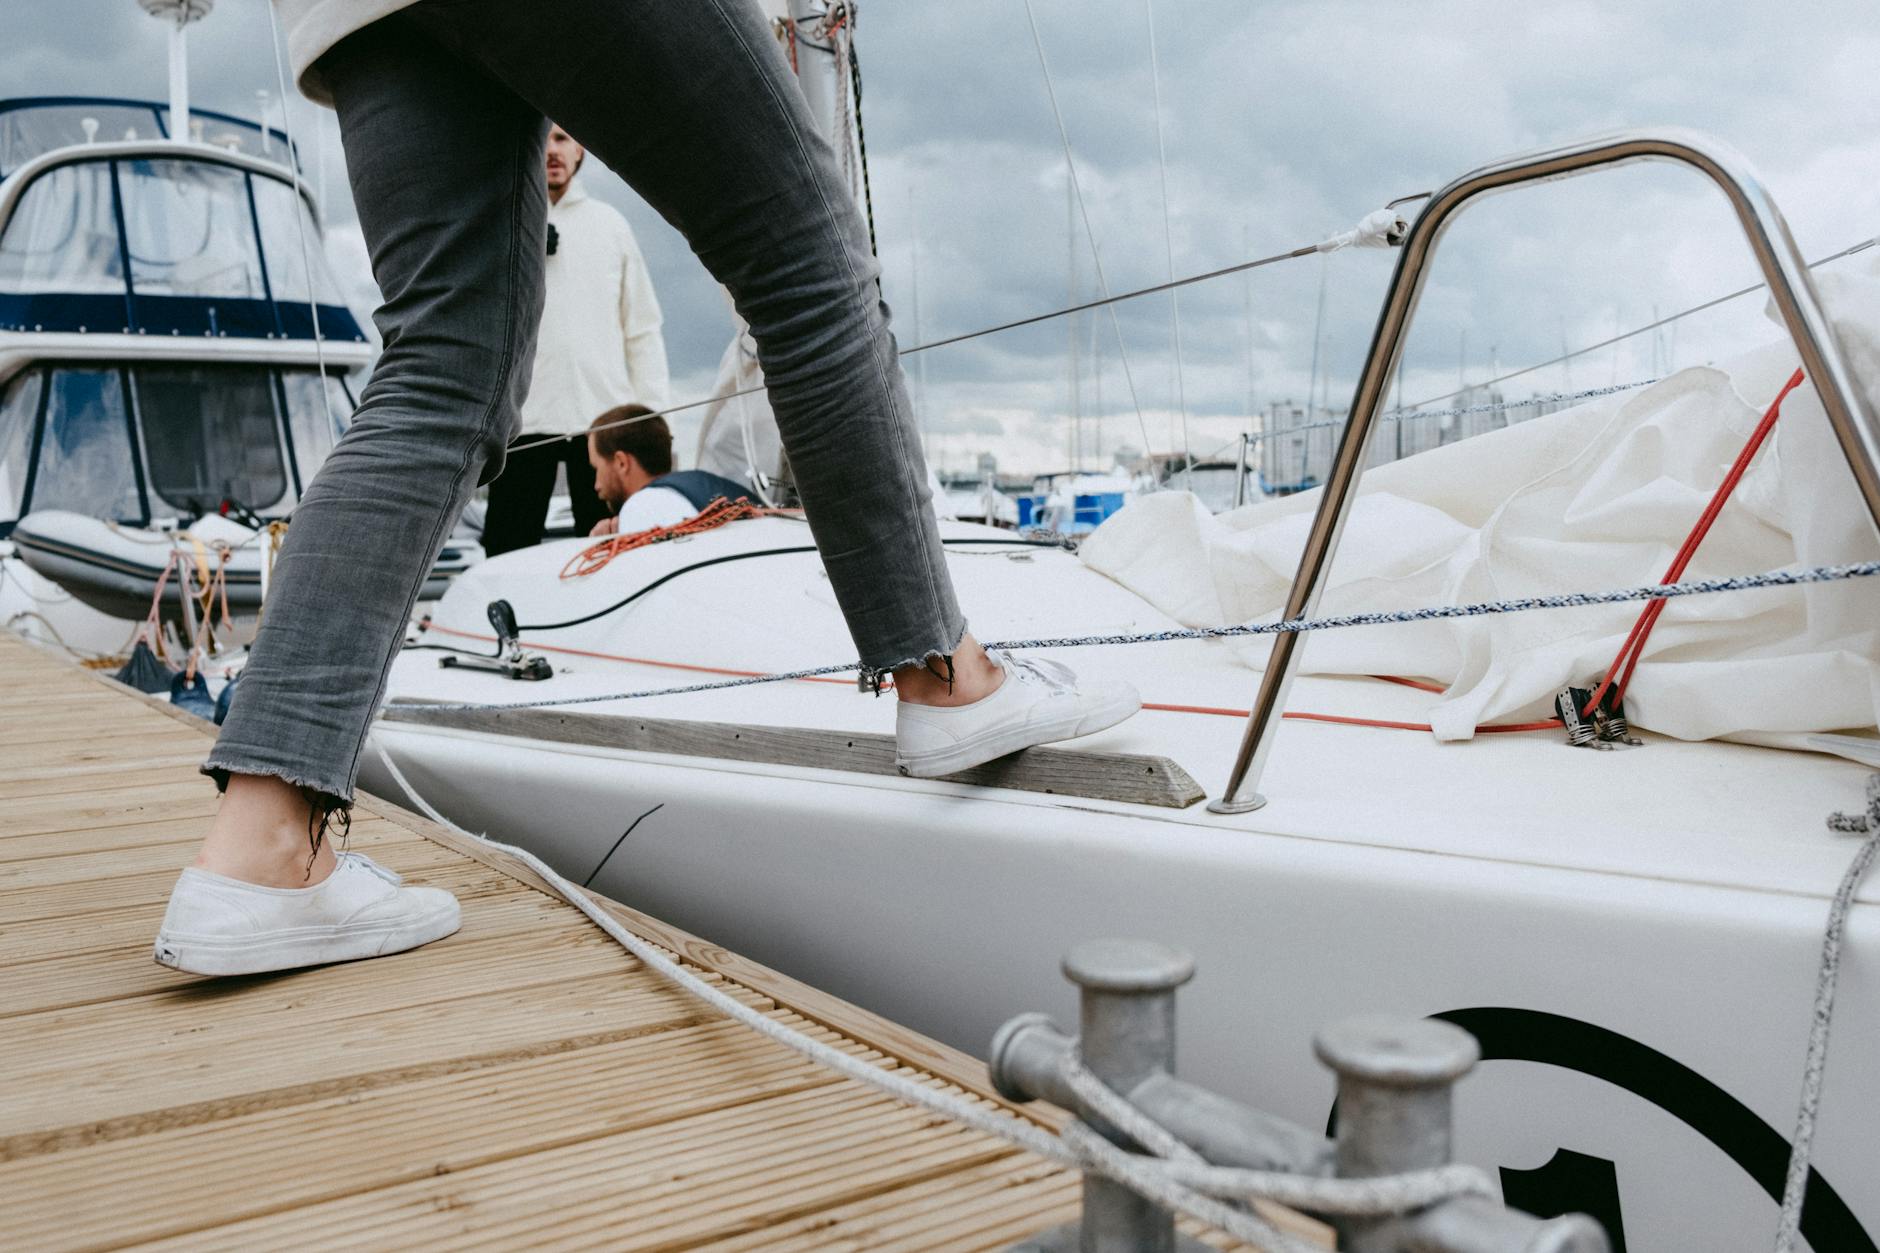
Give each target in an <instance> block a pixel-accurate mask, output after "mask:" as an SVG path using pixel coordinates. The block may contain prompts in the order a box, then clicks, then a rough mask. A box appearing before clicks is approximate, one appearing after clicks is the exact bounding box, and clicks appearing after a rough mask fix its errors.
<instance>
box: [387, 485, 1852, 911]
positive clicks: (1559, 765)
mask: <svg viewBox="0 0 1880 1253" xmlns="http://www.w3.org/2000/svg"><path fill="white" fill-rule="evenodd" d="M944 533H945V534H946V535H948V536H951V537H955V538H969V537H978V538H994V537H997V536H999V535H1000V534H1001V533H999V532H995V531H991V530H989V529H987V528H981V527H972V526H964V525H958V524H948V525H946V526H945V527H944ZM807 543H808V536H807V532H806V530H805V528H803V527H802V526H801V524H800V523H796V522H792V521H787V520H782V519H769V520H764V521H759V522H747V523H737V524H733V526H731V527H729V528H726V529H725V530H722V531H719V532H713V533H709V534H707V535H704V536H700V537H697V538H696V539H693V540H689V541H686V542H684V543H671V544H664V545H659V546H656V547H653V548H648V549H642V550H639V551H636V552H632V553H629V554H625V555H623V556H621V557H619V558H616V559H615V560H614V561H613V562H612V563H610V564H609V565H608V566H607V567H606V568H605V569H603V570H602V571H601V572H600V573H599V574H597V575H591V576H587V577H586V578H585V579H568V580H564V579H562V578H560V577H559V576H560V572H561V570H562V567H563V565H564V563H565V562H566V561H567V560H568V558H569V557H570V556H572V555H574V554H575V553H578V552H580V551H581V549H582V548H583V547H584V546H585V545H584V544H583V543H581V542H579V541H568V542H564V543H559V544H553V545H545V546H544V547H542V548H540V549H537V550H533V551H529V552H524V553H518V554H510V555H508V556H505V557H503V558H498V559H496V560H493V561H490V562H487V563H485V564H484V565H482V566H480V567H478V568H476V569H473V570H471V571H470V572H468V573H467V574H465V575H464V576H462V577H461V578H460V579H459V580H458V581H457V583H456V584H455V585H453V587H452V588H451V591H450V593H449V594H448V595H447V596H446V597H445V599H444V601H443V602H441V603H440V605H439V606H438V609H437V613H436V621H437V623H438V624H439V625H440V626H443V627H447V628H452V629H455V630H458V631H462V632H466V633H468V634H470V635H482V636H487V632H488V626H487V624H486V621H485V618H484V610H485V607H486V606H487V604H488V602H489V601H490V600H493V599H495V598H497V597H498V596H502V597H505V598H508V599H509V600H510V601H511V603H512V604H513V605H514V607H515V609H516V612H517V615H518V618H519V619H520V621H521V622H522V623H523V624H524V630H523V632H522V635H523V638H524V640H525V641H527V642H529V643H531V644H539V645H545V646H547V647H549V648H552V649H557V650H562V651H549V652H548V653H547V656H548V657H549V659H550V661H551V663H552V664H553V665H554V666H555V667H556V675H555V677H554V678H553V679H550V680H548V681H546V682H542V683H517V682H512V681H510V680H507V679H504V678H501V677H497V676H491V675H481V674H475V673H472V672H469V671H464V670H457V669H440V668H439V667H438V665H437V654H435V653H430V652H412V653H407V654H406V655H405V656H404V657H402V658H401V659H400V660H399V662H398V663H397V665H396V667H395V668H394V672H393V679H392V686H391V694H392V695H393V696H394V697H401V696H410V697H420V698H428V699H433V700H450V701H477V702H490V703H501V702H515V701H533V700H553V699H560V698H567V697H585V696H596V695H607V694H612V693H618V692H625V691H635V690H646V689H650V688H664V687H669V686H676V685H685V684H691V683H697V682H709V681H713V680H714V679H715V678H716V677H718V676H715V675H712V674H707V673H699V672H696V671H691V670H684V669H672V668H666V667H661V666H656V665H652V664H648V663H651V662H667V663H675V662H676V663H683V664H687V665H691V666H715V667H720V668H726V669H734V670H753V671H777V670H784V669H794V668H800V667H805V666H811V665H816V664H821V663H834V662H839V661H842V660H844V659H845V658H852V657H853V655H854V654H853V646H852V645H851V644H850V643H849V641H848V639H847V635H846V631H845V630H844V628H843V626H842V622H841V618H840V615H839V614H838V613H837V612H836V610H835V606H834V603H833V599H832V598H831V596H830V594H829V589H828V584H827V581H826V580H825V579H823V578H822V576H821V571H820V568H819V566H817V564H816V562H815V558H814V556H813V555H811V554H796V555H789V556H780V557H759V558H753V559H751V560H749V561H741V562H734V563H728V564H723V565H717V566H712V567H710V568H706V569H700V570H698V571H696V572H693V573H688V574H683V575H679V576H678V577H676V578H673V579H672V580H671V581H670V582H668V583H665V584H664V585H662V586H661V587H659V588H657V589H655V590H654V591H652V592H650V593H648V594H647V595H645V596H643V597H642V598H641V599H640V600H638V601H636V602H635V603H634V604H632V605H630V606H628V607H627V608H626V609H624V610H621V611H619V612H618V613H615V614H611V615H607V616H605V617H603V618H601V619H600V620H598V621H597V622H594V623H590V624H586V625H583V626H579V627H573V628H566V629H560V630H550V631H531V630H529V629H528V627H529V625H530V624H532V623H540V622H543V621H549V620H556V619H563V618H569V617H576V616H580V615H582V614H585V613H588V612H592V611H594V610H597V609H601V608H604V607H605V606H607V605H608V604H611V603H613V602H614V601H617V600H619V599H621V598H622V597H624V596H626V595H627V594H629V593H631V592H633V591H635V590H637V589H639V588H642V587H645V586H646V585H648V584H649V583H651V582H652V581H653V580H655V579H658V578H661V577H663V576H665V575H667V574H671V573H673V572H674V571H676V570H678V569H680V568H682V567H684V566H687V565H689V564H692V563H694V562H697V561H700V560H703V559H709V558H711V557H714V556H722V555H726V554H727V553H730V552H733V551H740V550H742V551H751V550H756V549H762V548H770V547H783V546H791V545H794V544H807ZM949 560H950V563H951V564H952V566H953V568H954V571H955V576H956V578H957V579H958V580H959V581H960V583H961V586H962V587H963V588H964V589H966V591H967V595H968V602H967V609H968V613H969V615H970V616H971V618H972V626H973V629H974V630H975V631H976V632H977V633H978V634H979V635H980V636H981V637H982V638H985V639H988V640H997V639H1004V638H1011V637H1014V636H1032V635H1057V634H1070V633H1083V632H1108V631H1154V630H1159V629H1164V628H1166V627H1168V626H1171V625H1173V623H1172V622H1171V621H1170V620H1169V619H1167V618H1166V617H1164V616H1163V615H1162V614H1161V613H1160V612H1159V611H1157V610H1155V609H1154V608H1153V607H1152V606H1150V605H1148V604H1147V603H1146V602H1144V601H1142V600H1140V599H1139V598H1137V597H1135V596H1134V595H1132V594H1131V593H1129V592H1127V591H1125V590H1124V589H1122V588H1120V587H1118V586H1117V585H1116V584H1114V583H1111V582H1110V581H1109V580H1107V579H1105V578H1103V577H1102V576H1100V575H1097V574H1095V573H1094V572H1092V571H1090V570H1088V569H1086V568H1084V567H1083V566H1082V565H1081V564H1080V563H1079V562H1077V560H1076V559H1075V558H1074V557H1072V556H1071V555H1069V554H1067V553H1063V552H1059V551H1056V550H1051V549H1017V548H1009V549H1008V548H1002V547H1001V546H999V545H987V546H983V547H979V548H976V549H966V548H957V547H956V548H955V549H953V550H951V552H950V556H949ZM550 609H552V611H553V613H554V618H552V619H551V618H549V617H547V614H546V612H545V611H548V610H550ZM427 638H428V639H429V640H430V641H431V642H455V643H458V644H461V645H462V646H464V647H466V648H470V649H481V650H485V651H487V649H488V648H489V645H488V644H487V643H484V642H482V641H480V640H473V639H468V638H463V637H451V636H446V635H444V634H442V633H441V632H440V633H433V634H432V635H430V636H428V637H427ZM568 650H573V651H568ZM595 653H600V654H606V656H594V655H591V654H595ZM1054 655H1056V656H1059V657H1061V658H1062V659H1063V660H1065V661H1067V662H1069V663H1070V664H1072V665H1073V666H1076V667H1078V668H1079V669H1081V670H1084V671H1087V672H1089V673H1091V674H1101V675H1115V676H1119V677H1123V678H1127V679H1129V680H1130V681H1131V682H1132V683H1134V684H1135V685H1136V686H1137V688H1138V689H1139V690H1140V691H1141V692H1142V695H1143V698H1144V700H1145V701H1147V702H1150V703H1152V704H1166V705H1179V706H1189V707H1195V708H1207V709H1216V710H1227V711H1230V712H1227V713H1203V712H1188V711H1179V712H1178V711H1160V710H1145V711H1144V712H1143V713H1141V714H1139V715H1138V716H1137V717H1135V718H1134V719H1132V720H1130V721H1129V722H1127V723H1124V724H1123V725H1122V726H1119V727H1117V728H1115V729H1113V730H1111V731H1108V732H1105V733H1103V734H1101V735H1097V736H1092V737H1089V738H1088V739H1085V740H1082V741H1079V742H1078V744H1077V746H1078V747H1084V748H1090V749H1100V750H1106V751H1115V752H1130V753H1142V754H1151V755H1156V756H1166V757H1169V758H1171V759H1173V760H1174V761H1175V762H1177V763H1178V764H1179V765H1181V766H1182V767H1183V768H1184V769H1186V770H1187V771H1188V772H1189V773H1190V774H1191V775H1192V776H1193V777H1194V778H1195V780H1196V781H1197V782H1198V783H1199V784H1200V785H1201V786H1202V787H1203V788H1204V789H1205V790H1207V791H1208V792H1209V794H1210V795H1216V794H1218V793H1219V791H1220V789H1221V787H1222V785H1223V783H1224V781H1225V779H1226V775H1227V771H1228V768H1229V765H1230V763H1231V760H1232V756H1233V753H1234V750H1235V749H1236V747H1237V746H1238V743H1239V740H1240V736H1241V733H1242V730H1243V727H1244V718H1243V717H1241V716H1239V715H1238V713H1237V712H1233V711H1238V710H1244V709H1245V707H1246V705H1247V703H1248V702H1249V701H1250V700H1251V698H1252V695H1253V689H1254V686H1255V684H1256V683H1257V680H1258V675H1257V673H1256V672H1254V671H1251V670H1249V669H1247V668H1245V667H1244V665H1242V664H1241V663H1240V662H1239V661H1238V660H1236V658H1235V657H1234V655H1233V654H1232V653H1231V652H1230V651H1229V648H1228V646H1227V645H1224V644H1219V643H1210V642H1198V641H1184V642H1174V643H1153V644H1139V645H1131V646H1125V647H1085V648H1074V649H1066V650H1063V651H1062V652H1059V653H1055V654H1054ZM629 657H631V658H638V659H639V660H632V661H630V660H624V658H629ZM613 658H622V659H623V660H615V659H613ZM1435 700H1436V697H1434V696H1433V695H1431V694H1429V693H1424V692H1420V691H1416V690H1414V689H1410V688H1404V687H1400V686H1397V685H1393V684H1388V683H1383V682H1379V681H1375V680H1371V679H1365V678H1322V677H1310V676H1308V677H1306V678H1304V679H1302V680H1300V682H1299V683H1298V684H1296V685H1295V688H1294V691H1293V696H1292V700H1291V702H1290V708H1291V709H1294V710H1301V711H1310V712H1320V713H1329V714H1335V715H1343V716H1355V717H1365V718H1371V719H1382V720H1392V721H1407V722H1417V721H1424V720H1426V719H1427V716H1428V709H1429V707H1430V706H1431V704H1433V702H1434V701H1435ZM575 712H585V713H599V714H637V715H645V716H650V717H660V718H675V719H693V720H704V721H719V722H746V723H752V724H760V725H776V726H798V727H817V728H829V729H843V730H862V731H877V732H882V733H889V732H891V731H892V730H893V714H894V709H893V700H892V697H882V698H875V697H872V696H869V695H866V694H863V693H860V692H858V691H857V690H856V689H855V687H854V684H853V682H852V680H843V679H842V678H841V676H838V681H836V682H833V683H806V682H792V683H780V684H767V685H759V686H750V687H740V688H733V689H729V690H721V691H712V692H701V693H691V694H685V695H674V696H662V697H652V698H647V699H636V700H633V701H630V702H606V703H601V704H592V705H582V706H578V707H576V710H575ZM1646 738H1647V740H1648V742H1647V743H1646V744H1645V745H1644V746H1643V747H1640V748H1634V749H1625V750H1619V751H1612V752H1595V751H1591V750H1586V749H1573V748H1569V747H1567V746H1566V745H1565V743H1564V737H1563V736H1562V735H1561V734H1560V733H1558V732H1552V731H1546V732H1535V733H1530V734H1518V735H1499V736H1486V735H1485V736H1479V737H1477V738H1476V739H1475V740H1473V741H1469V742H1464V743H1450V744H1439V743H1437V742H1435V741H1434V740H1433V739H1432V738H1431V737H1430V736H1429V735H1428V734H1427V733H1423V732H1416V731H1401V730H1387V729H1382V728H1376V727H1359V726H1343V725H1331V724H1323V723H1312V722H1301V721H1288V722H1287V723H1285V724H1284V725H1283V726H1282V728H1281V730H1280V732H1279V740H1278V744H1277V747H1276V749H1275V751H1274V753H1273V756H1272V760H1271V764H1270V766H1269V769H1268V772H1267V776H1266V779H1265V780H1264V782H1263V784H1262V791H1263V792H1264V794H1265V795H1267V797H1268V798H1269V804H1268V805H1267V806H1266V807H1265V808H1263V809H1261V810H1258V811H1256V812H1254V813H1251V814H1246V815H1240V816H1236V817H1231V818H1226V817H1220V816H1216V815H1213V814H1210V813H1208V812H1207V811H1206V810H1205V808H1204V807H1202V806H1200V805H1196V806H1191V807H1189V808H1188V809H1185V810H1179V811H1178V810H1168V809H1153V808H1149V807H1143V806H1123V805H1117V804H1112V803H1108V802H1101V801H1092V800H1087V799H1082V798H1063V797H1055V796H1045V795H1040V794H1030V793H1021V792H1000V793H996V794H992V796H991V798H990V802H989V803H996V806H997V807H998V815H1002V816H997V815H995V813H994V812H993V811H990V810H987V809H983V808H978V807H976V810H975V812H977V813H978V814H979V815H980V817H979V818H977V819H975V821H984V822H987V823H993V824H1000V823H1022V822H1024V821H1026V819H1025V818H1024V813H1025V812H1026V810H1028V809H1031V808H1036V807H1040V806H1043V807H1076V808H1079V809H1084V810H1102V811H1110V812H1126V813H1130V814H1132V815H1134V816H1135V817H1136V818H1137V819H1139V821H1138V822H1137V823H1136V824H1135V826H1134V828H1133V829H1135V830H1137V831H1138V832H1139V833H1140V838H1141V839H1143V840H1145V841H1154V840H1157V839H1159V838H1163V837H1162V836H1161V835H1159V834H1158V832H1171V833H1172V828H1173V827H1175V826H1180V827H1194V828H1204V829H1219V830H1231V831H1241V832H1263V833H1268V834H1274V835H1284V836H1292V837H1301V838H1309V839H1313V840H1322V841H1336V842H1350V843H1359V844H1368V845H1377V846H1388V847H1398V848H1408V849H1424V850H1429V851H1436V852H1443V853H1448V854H1453V855H1460V856H1467V857H1472V858H1481V859H1486V860H1489V861H1503V862H1508V863H1522V864H1531V865H1559V866H1570V867H1577V868H1583V869H1593V870H1603V871H1609V872H1613V873H1620V874H1629V875H1639V876H1646V877H1660V878H1670V879H1683V880H1690V881H1695V882H1705V883H1719V884H1729V885H1733V886H1738V887H1746V888H1753V889H1756V890H1767V891H1775V892H1801V893H1806V894H1810V895H1819V894H1825V893H1827V892H1829V891H1831V890H1832V889H1833V886H1834V884H1835V882H1836V881H1837V880H1838V879H1839V876H1840V873H1841V871H1842V870H1843V869H1845V866H1846V859H1847V858H1848V857H1849V856H1851V855H1852V851H1853V849H1852V846H1851V844H1850V843H1849V842H1848V841H1847V840H1846V839H1845V837H1839V836H1833V835H1830V834H1828V833H1827V832H1826V831H1825V830H1824V829H1823V826H1822V819H1823V817H1824V815H1825V814H1826V813H1827V812H1828V811H1829V810H1831V809H1836V808H1839V809H1857V808H1859V807H1860V806H1861V804H1862V788H1863V784H1864V780H1865V777H1866V774H1867V771H1866V769H1865V768H1864V767H1861V766H1857V765H1855V764H1853V763H1850V762H1847V761H1842V760H1840V759H1837V758H1831V757H1827V756H1823V755H1820V754H1812V753H1801V752H1791V751H1782V750H1775V749H1767V748H1757V747H1751V746H1748V745H1742V744H1731V743H1720V742H1702V743H1685V742H1679V741H1672V740H1667V739H1663V738H1661V737H1651V736H1648V737H1646ZM597 768H599V767H597ZM742 769H743V770H745V771H748V772H755V773H757V774H764V773H770V774H774V775H779V776H782V775H800V774H801V773H802V772H793V771H790V770H787V769H785V768H781V767H776V768H772V767H744V768H742ZM846 781H848V782H852V783H853V785H854V786H857V787H864V788H875V789H886V790H889V791H917V792H932V793H935V794H945V795H957V796H961V797H966V796H973V795H975V794H978V795H979V796H980V797H981V798H984V797H985V795H986V794H985V793H984V790H983V789H973V788H965V787H960V786H958V785H952V784H945V783H937V784H925V783H917V782H915V781H912V780H904V779H898V778H887V777H880V776H851V777H850V778H849V779H848V780H846ZM1868 893H1869V896H1871V897H1872V899H1880V887H1877V888H1870V889H1868Z"/></svg>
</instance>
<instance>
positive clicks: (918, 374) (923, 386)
mask: <svg viewBox="0 0 1880 1253" xmlns="http://www.w3.org/2000/svg"><path fill="white" fill-rule="evenodd" d="M907 221H908V235H909V236H910V237H911V241H912V243H913V246H914V258H913V265H912V267H910V268H911V273H910V275H909V279H908V289H909V293H910V295H911V296H912V298H913V305H914V342H915V343H916V344H919V343H924V342H925V341H924V340H922V339H921V330H920V201H919V200H918V199H917V198H916V197H915V195H914V185H913V184H912V183H909V184H908V185H907ZM914 395H915V400H914V417H915V419H916V422H917V424H918V425H919V427H920V444H921V450H922V451H923V452H924V453H926V454H927V456H928V458H929V459H930V460H931V459H932V456H933V453H932V450H931V449H929V448H928V447H927V444H928V439H927V354H926V353H924V352H923V353H921V354H920V355H919V356H917V357H916V358H915V359H914Z"/></svg>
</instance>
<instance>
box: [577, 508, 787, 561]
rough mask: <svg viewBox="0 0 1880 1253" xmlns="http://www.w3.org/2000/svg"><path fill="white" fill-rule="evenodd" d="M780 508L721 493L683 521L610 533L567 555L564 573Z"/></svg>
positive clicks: (760, 516) (763, 514)
mask: <svg viewBox="0 0 1880 1253" xmlns="http://www.w3.org/2000/svg"><path fill="white" fill-rule="evenodd" d="M777 512H780V511H779V510H775V509H766V508H764V507H763V506H761V505H754V504H752V503H751V502H750V500H749V499H748V498H746V497H743V496H740V497H738V498H737V499H736V500H730V499H727V498H726V497H723V496H719V497H717V498H716V499H714V500H713V501H712V502H711V503H710V504H708V505H706V506H705V507H704V508H703V509H701V510H699V511H698V512H697V513H695V514H693V515H692V516H691V517H689V518H687V519H686V520H685V521H683V522H675V523H673V524H672V525H671V526H654V527H648V528H647V529H646V530H644V531H635V532H634V533H633V534H631V535H609V536H608V537H607V538H606V539H603V540H602V541H600V543H598V544H590V545H589V546H588V547H586V548H584V549H582V550H581V551H580V552H578V553H576V554H575V555H574V556H573V557H570V558H569V559H568V564H567V565H565V566H563V567H562V568H561V577H562V578H564V579H579V578H585V577H586V576H587V575H590V574H593V573H595V572H596V571H598V570H600V569H601V568H602V567H603V566H605V565H606V564H607V563H608V562H610V561H612V560H613V559H614V558H615V557H618V556H619V555H620V554H621V553H630V552H632V551H633V550H634V549H636V548H645V547H646V546H647V545H648V544H663V543H665V542H666V541H667V540H675V539H683V538H684V537H686V536H688V535H698V534H701V533H703V532H705V531H715V530H717V529H718V528H719V527H721V526H724V525H725V524H726V523H729V522H742V521H744V520H745V519H746V518H763V517H768V516H769V515H771V514H773V513H777Z"/></svg>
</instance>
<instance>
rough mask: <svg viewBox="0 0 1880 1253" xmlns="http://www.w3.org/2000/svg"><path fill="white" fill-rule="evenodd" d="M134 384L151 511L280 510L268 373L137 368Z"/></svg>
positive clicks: (282, 493) (284, 492)
mask: <svg viewBox="0 0 1880 1253" xmlns="http://www.w3.org/2000/svg"><path fill="white" fill-rule="evenodd" d="M133 385H134V386H135V387H136V389H137V411H138V414H139V416H140V417H141V418H142V419H143V430H144V453H145V456H146V458H147V459H148V462H149V466H150V488H151V505H152V508H153V511H154V512H156V513H157V514H158V515H159V516H172V517H188V516H195V515H199V514H204V513H214V512H216V510H217V509H218V508H220V506H221V504H222V502H223V501H225V500H226V501H232V502H234V503H236V504H239V505H243V506H245V507H247V508H249V509H253V510H255V511H256V512H258V513H266V512H269V511H273V510H276V509H277V507H279V506H281V505H283V503H284V502H285V500H286V498H287V497H288V493H289V486H290V484H289V479H288V473H287V463H286V459H285V457H284V456H283V453H282V448H281V438H280V418H279V414H278V413H277V412H276V409H275V403H274V388H273V387H272V386H271V385H270V379H269V375H268V372H267V371H265V370H260V369H256V368H254V367H252V366H250V367H242V366H213V365H174V366H169V365H165V366H157V365H142V366H138V367H137V369H136V371H135V373H134V375H133ZM34 501H35V504H37V502H38V492H37V491H35V492H34Z"/></svg>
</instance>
